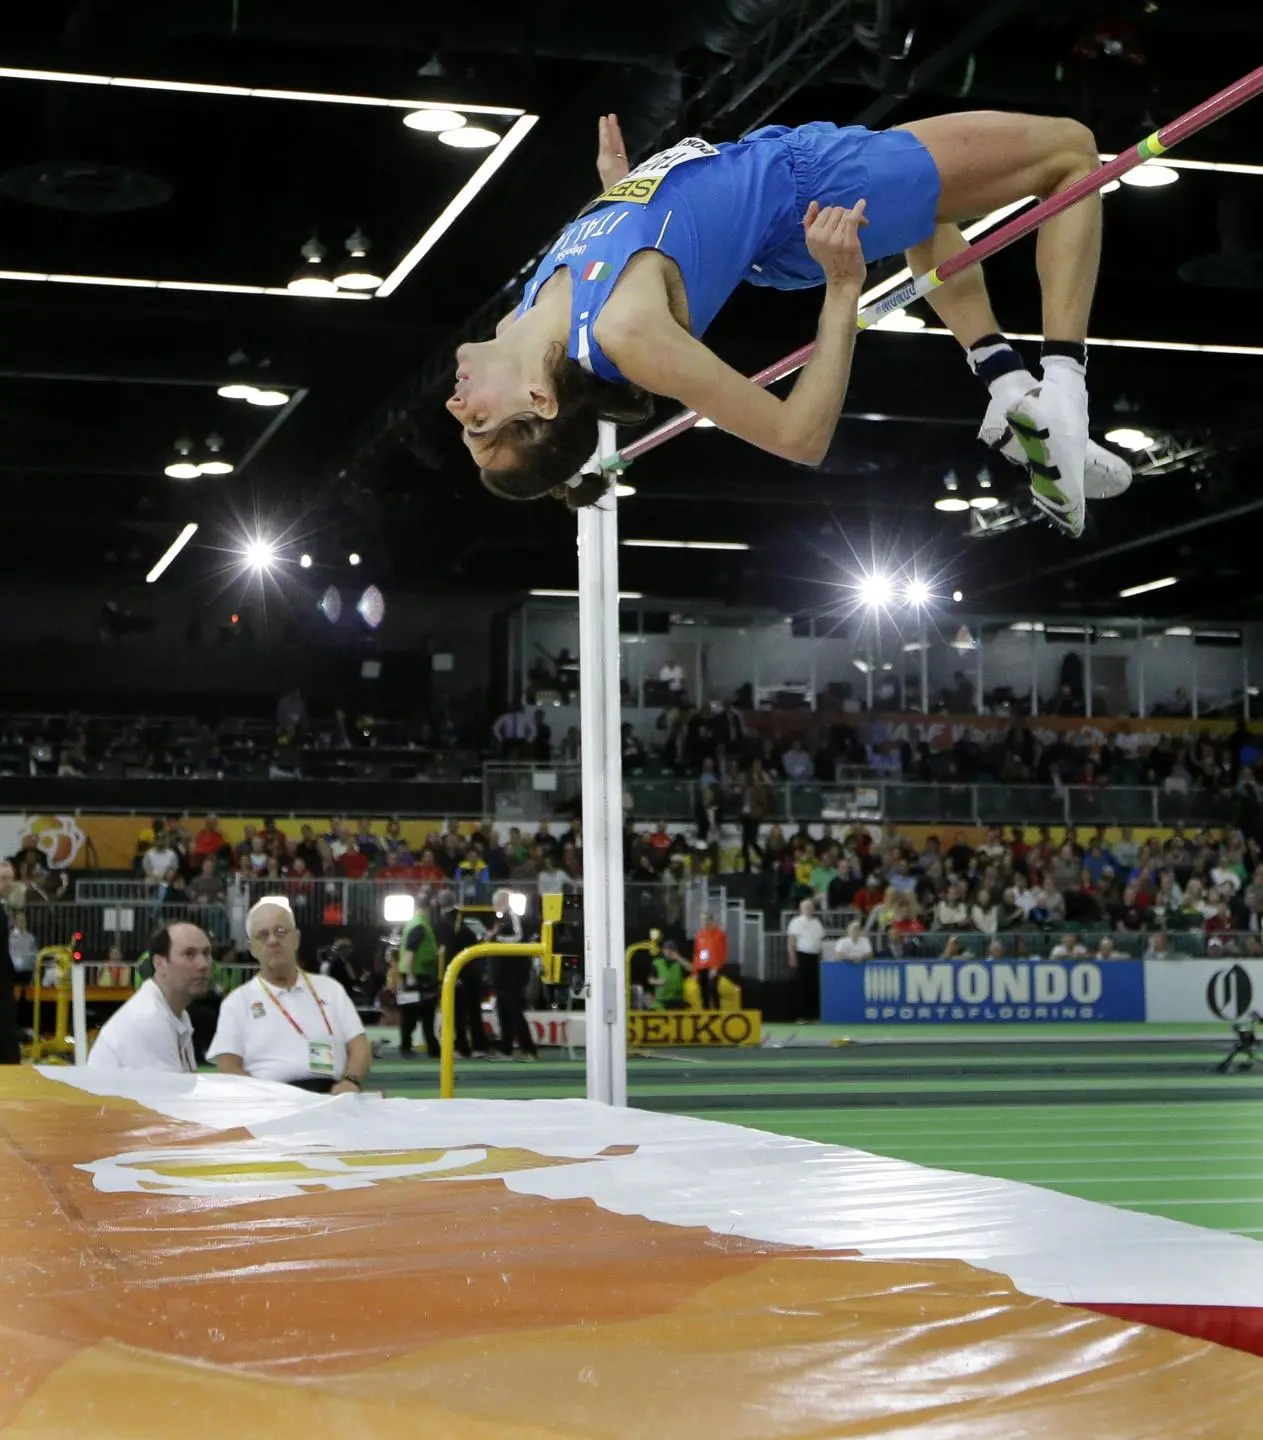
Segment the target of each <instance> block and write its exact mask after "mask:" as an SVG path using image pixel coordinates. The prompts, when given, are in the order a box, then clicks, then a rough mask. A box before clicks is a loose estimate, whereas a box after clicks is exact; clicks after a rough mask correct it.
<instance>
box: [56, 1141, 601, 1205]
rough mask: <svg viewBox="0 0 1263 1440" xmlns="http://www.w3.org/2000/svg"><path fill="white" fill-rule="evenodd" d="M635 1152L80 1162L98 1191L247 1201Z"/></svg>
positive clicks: (223, 1148) (276, 1150)
mask: <svg viewBox="0 0 1263 1440" xmlns="http://www.w3.org/2000/svg"><path fill="white" fill-rule="evenodd" d="M618 1153H627V1152H626V1150H625V1149H624V1148H623V1147H617V1148H615V1149H611V1150H606V1151H604V1152H602V1153H601V1154H599V1155H592V1156H588V1157H586V1158H582V1159H581V1158H575V1157H571V1158H561V1157H558V1156H554V1155H539V1154H537V1153H536V1152H535V1151H533V1150H517V1149H512V1148H500V1147H496V1146H476V1145H471V1146H465V1147H462V1148H460V1149H455V1150H370V1151H364V1152H363V1153H356V1152H353V1151H349V1152H340V1153H334V1152H331V1151H329V1150H323V1149H319V1148H316V1147H313V1148H312V1149H310V1150H305V1149H303V1148H302V1147H301V1146H297V1147H290V1146H277V1145H269V1144H267V1143H266V1142H264V1141H259V1140H243V1141H240V1142H237V1143H230V1144H227V1145H197V1146H189V1147H186V1148H183V1149H171V1150H149V1151H137V1152H134V1153H133V1154H130V1155H112V1156H110V1157H109V1158H108V1159H105V1160H96V1161H93V1162H92V1163H91V1164H88V1165H80V1166H79V1167H78V1168H79V1169H80V1170H86V1171H88V1173H89V1174H90V1175H91V1176H92V1178H93V1181H94V1183H95V1185H96V1188H97V1189H98V1190H102V1191H106V1192H107V1193H111V1194H120V1193H131V1194H136V1193H147V1194H157V1195H178V1196H185V1197H188V1198H192V1197H196V1196H210V1195H214V1196H218V1197H220V1198H223V1199H231V1200H237V1201H241V1202H246V1201H250V1200H265V1199H283V1198H287V1197H291V1196H298V1195H312V1194H318V1193H321V1192H325V1191H332V1190H363V1189H366V1188H371V1187H374V1186H377V1185H380V1184H383V1183H384V1182H386V1181H389V1180H471V1179H479V1180H483V1179H491V1178H494V1177H496V1176H501V1175H509V1174H512V1173H513V1172H514V1171H518V1170H543V1169H549V1168H551V1167H553V1166H557V1165H582V1164H586V1163H587V1161H588V1160H600V1159H609V1158H612V1156H613V1155H615V1154H618Z"/></svg>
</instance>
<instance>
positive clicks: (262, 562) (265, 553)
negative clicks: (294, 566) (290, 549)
mask: <svg viewBox="0 0 1263 1440" xmlns="http://www.w3.org/2000/svg"><path fill="white" fill-rule="evenodd" d="M275 553H276V552H275V551H274V550H273V549H272V546H271V545H270V544H269V543H268V541H266V540H251V542H250V543H249V545H247V546H246V561H247V563H248V564H249V565H250V566H251V568H252V569H255V570H266V569H267V568H268V566H269V565H271V563H272V560H273V558H274V556H275Z"/></svg>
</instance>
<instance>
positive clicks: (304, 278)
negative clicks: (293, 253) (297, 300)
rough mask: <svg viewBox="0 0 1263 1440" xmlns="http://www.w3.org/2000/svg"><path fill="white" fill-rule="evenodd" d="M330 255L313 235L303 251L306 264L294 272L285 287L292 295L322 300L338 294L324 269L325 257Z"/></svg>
mask: <svg viewBox="0 0 1263 1440" xmlns="http://www.w3.org/2000/svg"><path fill="white" fill-rule="evenodd" d="M328 253H329V252H328V251H327V250H326V249H325V247H324V246H323V245H322V244H321V243H320V240H319V238H318V237H317V236H315V235H313V236H312V237H311V239H310V240H308V241H306V243H305V244H304V245H303V249H302V255H303V260H304V262H305V263H304V264H303V265H301V266H300V267H299V268H298V269H297V270H296V271H295V272H294V275H293V277H292V278H291V280H290V282H289V284H288V285H286V287H285V288H286V289H287V290H288V291H289V292H290V294H291V295H310V296H313V297H316V298H321V297H323V296H325V295H336V294H337V293H338V287H337V285H335V284H334V282H333V280H332V278H331V277H330V275H329V273H328V271H326V269H325V267H324V262H325V256H326V255H327V254H328Z"/></svg>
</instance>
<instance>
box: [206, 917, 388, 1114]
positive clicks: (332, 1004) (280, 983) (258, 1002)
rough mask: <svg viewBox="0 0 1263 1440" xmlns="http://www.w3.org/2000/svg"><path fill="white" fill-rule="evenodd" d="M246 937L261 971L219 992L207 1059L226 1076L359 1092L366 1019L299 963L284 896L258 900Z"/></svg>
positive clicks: (332, 983) (334, 986) (337, 989)
mask: <svg viewBox="0 0 1263 1440" xmlns="http://www.w3.org/2000/svg"><path fill="white" fill-rule="evenodd" d="M246 935H247V937H248V938H249V941H250V953H251V954H252V955H253V956H254V958H255V959H256V960H257V961H258V962H259V973H258V974H257V975H256V976H255V978H254V979H253V980H249V981H247V982H246V983H245V984H244V985H241V986H239V987H238V988H237V989H236V990H233V991H232V992H230V993H229V994H228V995H227V996H225V998H224V1003H223V1004H222V1005H221V1006H220V1008H219V1024H218V1025H217V1026H216V1028H215V1038H214V1040H212V1041H211V1046H210V1049H209V1050H208V1051H207V1052H206V1053H207V1055H208V1057H209V1058H210V1059H212V1060H214V1062H215V1064H216V1065H217V1066H218V1067H219V1070H220V1072H221V1073H222V1074H224V1075H251V1076H253V1077H254V1078H255V1079H257V1080H280V1081H283V1082H285V1083H286V1084H289V1085H298V1086H301V1087H302V1088H303V1089H304V1090H316V1091H319V1092H321V1093H323V1094H330V1095H344V1094H351V1093H352V1092H354V1091H357V1090H362V1089H363V1088H364V1081H365V1078H366V1077H367V1075H368V1071H369V1066H370V1065H371V1064H372V1063H373V1056H372V1051H371V1050H370V1048H369V1044H368V1038H367V1036H366V1035H365V1034H364V1022H363V1021H362V1020H361V1019H360V1017H359V1015H358V1014H357V1013H356V1010H355V1006H354V1005H353V1004H352V1003H351V997H350V996H349V995H348V994H347V993H346V991H345V990H344V989H343V987H342V986H341V985H340V984H339V983H338V982H337V981H336V980H334V979H332V978H330V976H328V975H309V974H308V973H307V972H306V971H305V970H302V969H300V968H299V964H298V945H299V941H300V940H301V939H302V936H301V934H300V933H299V930H298V926H297V924H296V923H295V921H294V912H293V911H292V910H291V909H290V908H289V905H288V904H287V903H286V901H285V900H284V899H283V898H273V899H267V900H260V901H259V903H258V904H257V905H255V906H254V908H253V909H252V910H251V911H250V913H249V914H248V915H247V916H246Z"/></svg>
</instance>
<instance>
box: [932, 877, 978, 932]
mask: <svg viewBox="0 0 1263 1440" xmlns="http://www.w3.org/2000/svg"><path fill="white" fill-rule="evenodd" d="M965 893H966V892H965V887H964V885H962V884H960V883H959V882H956V883H954V884H951V885H949V886H948V887H947V894H946V895H945V896H944V897H943V898H942V899H941V900H940V901H939V902H938V904H937V905H936V906H935V907H934V928H935V929H936V930H968V929H970V928H971V927H972V921H971V919H970V915H969V906H968V905H967V904H966V903H965Z"/></svg>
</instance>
